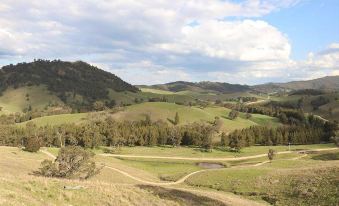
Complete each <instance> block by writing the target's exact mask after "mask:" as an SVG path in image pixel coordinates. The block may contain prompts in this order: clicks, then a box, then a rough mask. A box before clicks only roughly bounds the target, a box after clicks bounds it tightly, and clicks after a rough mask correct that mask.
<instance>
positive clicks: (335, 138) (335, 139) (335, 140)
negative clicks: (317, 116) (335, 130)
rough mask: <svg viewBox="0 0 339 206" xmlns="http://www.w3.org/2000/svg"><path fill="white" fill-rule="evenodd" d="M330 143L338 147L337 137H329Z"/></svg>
mask: <svg viewBox="0 0 339 206" xmlns="http://www.w3.org/2000/svg"><path fill="white" fill-rule="evenodd" d="M331 140H332V142H333V143H334V144H335V145H336V146H337V147H339V137H331Z"/></svg>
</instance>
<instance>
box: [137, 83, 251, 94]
mask: <svg viewBox="0 0 339 206" xmlns="http://www.w3.org/2000/svg"><path fill="white" fill-rule="evenodd" d="M139 87H140V88H148V89H157V90H163V91H169V92H183V91H192V92H199V93H234V92H245V91H248V90H250V88H249V86H247V85H240V84H229V83H221V82H209V81H204V82H197V83H194V82H184V81H177V82H171V83H167V84H158V85H153V86H139Z"/></svg>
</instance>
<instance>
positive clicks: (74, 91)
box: [0, 60, 139, 110]
mask: <svg viewBox="0 0 339 206" xmlns="http://www.w3.org/2000/svg"><path fill="white" fill-rule="evenodd" d="M27 87H29V89H28V90H30V91H33V90H38V92H34V91H33V93H39V94H40V95H39V96H40V97H39V99H40V103H41V104H42V103H44V104H47V103H48V101H47V102H46V101H43V100H47V99H50V100H55V101H62V102H63V103H65V104H67V105H69V106H71V107H72V108H76V107H77V108H88V107H90V105H91V104H93V102H95V101H97V100H102V101H109V100H111V99H110V96H109V92H110V91H114V92H132V93H137V92H139V89H138V88H137V87H134V86H132V85H131V84H128V83H126V82H124V81H123V80H121V79H120V78H119V77H117V76H115V75H114V74H112V73H109V72H106V71H103V70H101V69H99V68H97V67H94V66H91V65H89V64H87V63H85V62H81V61H77V62H64V61H60V60H54V61H48V60H36V61H34V62H31V63H19V64H16V65H8V66H4V67H2V69H1V70H0V94H2V97H3V98H2V99H7V101H11V100H10V99H8V98H4V96H6V95H9V96H14V98H15V101H19V104H21V105H22V103H21V102H22V101H21V100H20V99H22V98H27V99H28V98H29V95H30V94H28V93H25V92H29V91H25V88H26V89H27ZM42 88H44V89H43V90H44V91H43V92H41V90H42ZM15 90H17V91H15ZM32 99H36V98H32ZM15 101H11V102H10V103H11V104H13V103H14V104H16V103H15ZM33 103H34V102H33ZM0 104H3V105H4V106H6V104H7V103H6V101H0ZM31 106H32V105H31ZM5 109H6V108H5ZM17 109H22V106H20V107H17V108H16V109H15V110H17ZM9 110H10V109H9Z"/></svg>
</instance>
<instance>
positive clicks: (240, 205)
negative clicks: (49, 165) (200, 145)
mask: <svg viewBox="0 0 339 206" xmlns="http://www.w3.org/2000/svg"><path fill="white" fill-rule="evenodd" d="M335 149H338V148H327V149H314V150H312V151H325V150H335ZM41 152H42V153H44V154H46V155H47V156H49V157H50V158H52V159H56V156H54V155H53V154H52V153H50V152H48V151H46V150H41ZM285 153H291V152H290V151H289V152H280V153H278V154H285ZM266 155H267V154H261V155H253V156H247V157H238V158H180V159H186V160H192V159H193V160H202V161H204V160H220V159H222V160H225V159H228V160H229V159H231V160H244V159H253V158H257V157H263V156H266ZM102 156H107V155H102ZM109 156H110V155H109ZM118 156H120V157H121V155H118ZM305 156H307V154H304V155H302V156H300V157H296V158H292V159H290V160H297V159H300V158H303V157H305ZM125 157H126V156H125ZM129 157H139V158H150V157H151V158H157V159H159V158H160V159H178V158H176V157H157V156H135V155H129ZM268 162H269V161H264V162H260V163H257V164H254V165H246V166H236V167H258V166H261V165H263V164H266V163H268ZM105 168H107V169H110V170H113V171H115V172H118V173H120V174H122V175H124V176H126V177H129V178H131V179H133V180H136V181H137V182H140V183H142V184H147V185H152V186H167V187H170V186H175V185H178V184H181V183H184V182H185V181H186V180H187V179H188V178H189V177H191V176H193V175H195V174H198V173H202V172H205V171H211V170H222V169H227V168H219V169H204V170H199V171H195V172H192V173H190V174H188V175H186V176H184V177H182V178H181V179H179V180H177V181H175V182H150V181H147V180H143V179H140V178H138V177H135V176H133V175H131V174H129V173H127V172H125V171H122V170H120V169H117V168H114V167H110V166H105ZM175 189H177V190H181V191H186V192H191V193H194V194H197V195H200V196H205V197H210V198H213V199H215V200H219V201H221V202H223V203H224V204H225V205H237V206H247V205H253V206H256V205H258V206H259V205H266V204H263V203H259V202H256V201H253V200H248V199H245V198H242V197H240V196H237V195H234V194H228V193H220V192H218V191H203V190H196V189H192V188H175Z"/></svg>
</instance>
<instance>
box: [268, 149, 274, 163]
mask: <svg viewBox="0 0 339 206" xmlns="http://www.w3.org/2000/svg"><path fill="white" fill-rule="evenodd" d="M274 156H275V151H274V150H273V149H269V150H268V153H267V157H268V159H269V160H270V161H272V160H273V158H274Z"/></svg>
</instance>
